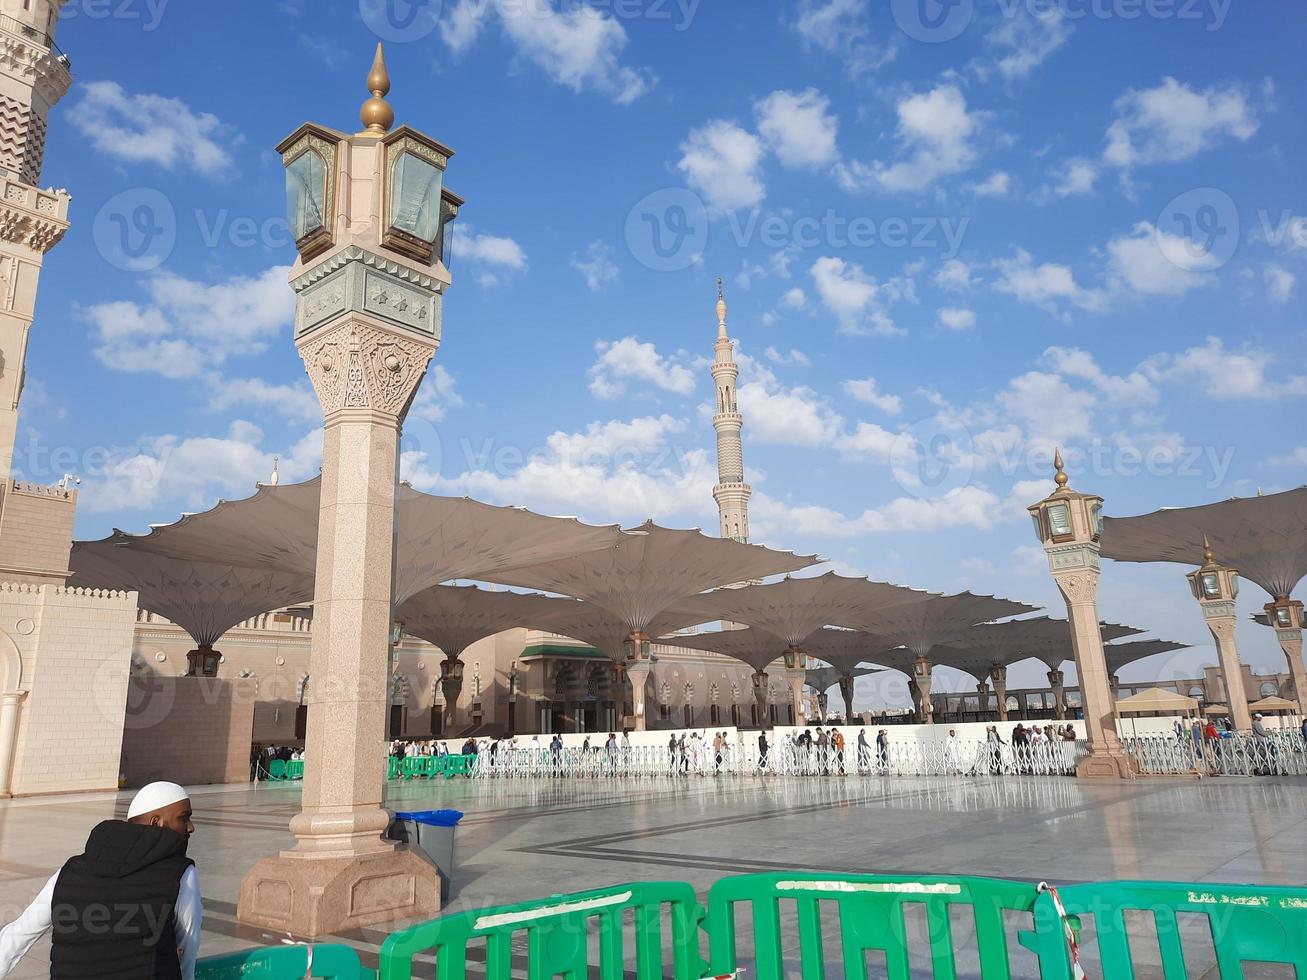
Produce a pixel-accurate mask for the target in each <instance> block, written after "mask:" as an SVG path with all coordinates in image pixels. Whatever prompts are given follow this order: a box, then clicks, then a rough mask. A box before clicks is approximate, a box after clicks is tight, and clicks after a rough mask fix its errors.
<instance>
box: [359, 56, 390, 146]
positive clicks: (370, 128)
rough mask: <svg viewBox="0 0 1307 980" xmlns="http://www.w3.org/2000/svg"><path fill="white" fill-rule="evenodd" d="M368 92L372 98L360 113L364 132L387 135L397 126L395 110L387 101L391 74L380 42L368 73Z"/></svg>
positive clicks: (364, 104) (365, 103)
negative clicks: (392, 127)
mask: <svg viewBox="0 0 1307 980" xmlns="http://www.w3.org/2000/svg"><path fill="white" fill-rule="evenodd" d="M368 91H369V92H371V93H372V98H370V99H368V100H367V101H366V102H364V103H363V108H362V109H361V110H360V111H359V118H360V119H362V120H363V127H364V130H365V131H366V132H369V133H376V134H377V135H381V134H383V133H387V132H389V131H390V127H391V126H393V125H394V124H395V110H394V109H392V108H391V107H390V103H389V102H387V101H386V99H385V96H386V94H387V93H388V92H389V91H390V72H388V71H387V70H386V55H385V52H384V51H382V48H381V43H380V42H378V43H377V56H376V57H375V58H373V59H372V70H371V71H369V72H368Z"/></svg>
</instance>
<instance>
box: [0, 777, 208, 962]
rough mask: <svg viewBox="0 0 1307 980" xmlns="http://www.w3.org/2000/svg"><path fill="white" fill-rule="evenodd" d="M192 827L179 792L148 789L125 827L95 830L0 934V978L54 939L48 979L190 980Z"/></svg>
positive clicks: (194, 903) (195, 890) (194, 943)
mask: <svg viewBox="0 0 1307 980" xmlns="http://www.w3.org/2000/svg"><path fill="white" fill-rule="evenodd" d="M194 830H195V825H194V824H193V823H191V801H190V798H189V796H188V794H187V792H186V790H185V789H183V788H182V787H180V786H178V785H177V784H176V783H163V782H160V783H150V784H149V785H148V786H146V787H144V788H143V789H141V791H140V792H138V793H137V794H136V796H135V797H133V799H132V802H131V806H130V807H129V808H128V810H127V819H126V820H125V821H124V820H105V821H103V822H102V823H100V824H98V825H96V827H95V829H93V830H92V831H91V835H90V837H89V838H88V839H87V841H86V850H85V851H84V852H83V853H82V854H79V855H77V856H76V857H74V858H70V859H69V861H68V863H67V864H65V865H64V866H63V867H62V868H60V869H59V870H58V871H56V872H55V873H54V874H53V875H52V876H51V877H50V880H49V881H47V882H46V883H45V887H44V888H42V889H41V892H40V894H39V895H37V896H36V898H35V900H34V901H33V902H32V904H31V905H29V906H28V907H27V909H26V910H25V911H24V912H23V914H22V915H20V916H19V917H18V918H17V919H15V920H14V921H13V922H11V923H9V925H7V926H5V927H4V929H3V930H0V978H3V977H6V976H8V975H9V972H10V971H11V970H12V969H13V968H14V966H15V964H17V963H18V961H19V960H20V959H22V958H23V956H24V955H26V953H27V951H28V950H29V949H31V948H32V946H33V945H34V944H35V943H36V941H37V940H38V939H40V938H41V937H42V936H43V935H45V933H46V932H47V931H52V933H53V941H52V945H51V948H50V978H51V980H92V978H94V980H194V977H195V960H196V957H197V956H198V954H199V950H200V916H201V910H200V883H199V879H198V877H197V876H196V874H195V863H194V862H193V861H191V860H190V859H189V858H187V857H186V846H187V844H188V842H189V841H190V837H191V834H192V833H193V832H194Z"/></svg>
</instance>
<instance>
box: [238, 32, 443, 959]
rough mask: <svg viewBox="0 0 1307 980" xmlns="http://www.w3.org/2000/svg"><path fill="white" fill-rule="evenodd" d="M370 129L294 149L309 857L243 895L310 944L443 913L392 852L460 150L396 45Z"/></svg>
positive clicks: (301, 821) (305, 842) (374, 96)
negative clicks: (406, 592)
mask: <svg viewBox="0 0 1307 980" xmlns="http://www.w3.org/2000/svg"><path fill="white" fill-rule="evenodd" d="M367 87H368V91H369V92H370V93H371V97H370V98H369V99H368V100H367V101H366V102H365V103H364V104H363V109H362V112H361V114H360V115H361V118H362V121H363V126H364V128H363V129H362V130H361V131H360V132H357V133H354V134H352V135H351V134H348V133H344V132H340V131H337V130H334V129H330V128H327V127H324V126H318V125H315V124H313V123H306V124H304V125H303V126H301V127H300V128H299V129H297V130H296V131H295V132H294V133H292V134H291V135H290V136H289V137H288V138H287V139H286V140H284V141H283V142H282V143H281V144H280V145H279V146H278V147H277V151H278V152H279V153H281V155H282V160H283V163H284V164H285V168H286V187H287V196H288V202H287V203H288V208H289V219H290V226H291V228H292V229H293V231H294V235H295V247H296V250H297V251H298V253H299V257H298V260H297V261H296V263H295V266H294V268H293V269H292V270H291V275H290V285H291V288H292V289H293V290H294V292H295V296H296V307H295V346H296V347H297V348H298V350H299V354H300V357H301V358H302V359H303V361H304V367H305V370H306V371H307V372H308V375H309V379H310V381H311V382H312V383H313V388H314V391H315V392H316V394H317V396H318V400H319V401H320V402H321V405H322V412H323V453H322V491H321V502H320V506H319V516H318V549H317V569H316V584H315V594H314V617H313V620H314V621H313V640H312V645H311V648H310V667H309V674H310V677H311V678H312V680H311V682H310V684H309V688H308V694H307V698H306V701H307V703H308V705H309V706H310V707H311V709H312V710H310V711H309V712H308V731H307V738H306V753H305V768H304V789H303V795H302V802H301V810H300V813H299V814H298V815H297V816H295V817H294V818H293V819H292V820H291V825H290V829H291V832H292V833H293V834H294V835H295V838H296V844H295V847H294V848H292V849H290V850H287V851H283V852H281V853H280V854H278V855H275V856H272V857H267V858H264V859H263V860H261V861H260V862H259V863H258V864H256V865H255V867H254V868H253V869H252V870H251V871H250V873H249V874H248V875H247V876H246V878H245V880H244V882H243V883H242V885H241V891H240V898H239V902H238V907H237V916H238V918H239V919H241V920H242V921H244V922H249V923H254V924H257V925H259V926H263V927H267V928H272V929H276V930H277V931H278V932H291V933H295V934H297V935H302V936H309V937H315V936H321V935H324V934H326V933H339V932H342V931H345V930H348V929H356V928H359V927H361V926H366V925H369V924H372V923H376V922H381V921H387V920H390V919H396V918H416V917H424V916H429V915H431V914H432V913H434V912H436V911H437V910H438V909H439V907H440V879H439V875H438V873H437V871H436V868H435V866H434V865H432V864H431V863H430V862H429V861H428V860H426V859H425V858H424V857H423V856H420V855H419V854H418V853H416V852H413V851H411V850H409V849H408V847H407V846H402V847H401V846H397V845H395V844H394V843H392V842H390V841H387V840H384V839H383V836H382V835H383V834H384V833H385V832H386V830H387V828H388V827H389V825H390V821H391V816H390V814H389V813H388V812H387V811H386V810H385V809H384V808H383V807H382V797H383V792H384V788H385V773H386V754H387V747H386V741H385V733H386V723H387V714H388V711H389V706H390V701H391V683H390V676H391V671H390V661H391V659H392V656H393V645H392V643H391V635H390V634H391V624H392V608H393V584H394V551H395V540H394V539H395V502H396V495H397V492H398V465H399V451H398V450H399V436H400V429H401V427H402V425H403V421H404V417H405V415H406V414H407V412H408V408H409V405H410V404H411V403H412V400H413V397H414V396H415V395H416V393H417V389H418V386H419V384H420V383H421V381H422V378H423V376H424V375H425V373H426V370H427V365H428V364H429V362H430V360H431V358H432V357H433V356H434V354H435V352H436V348H437V347H438V346H439V345H440V336H441V325H440V313H441V302H442V298H443V295H444V291H445V289H446V288H447V287H448V286H449V284H450V277H449V272H448V270H447V269H446V268H445V264H444V261H443V259H444V249H445V232H446V228H447V226H448V224H449V222H450V221H451V220H452V219H453V218H454V216H455V214H456V213H457V211H458V207H459V205H460V204H461V203H462V201H461V200H460V199H459V198H458V197H457V196H456V195H454V194H452V193H450V192H449V191H448V190H447V189H446V188H445V187H444V186H443V179H444V171H445V167H446V165H447V163H448V161H449V157H450V156H451V155H452V152H453V151H451V150H450V149H449V148H448V147H446V146H444V145H443V144H441V143H438V142H436V141H435V140H433V139H431V138H430V137H428V136H426V135H424V134H422V133H420V132H418V131H416V130H414V129H410V128H409V127H407V126H401V127H399V128H398V129H392V128H391V127H392V125H393V123H394V118H395V114H394V112H393V110H392V109H391V107H390V105H389V104H388V103H387V102H386V101H385V96H386V94H387V93H388V92H389V90H390V78H389V75H388V73H387V71H386V63H385V59H384V57H383V55H382V50H381V46H380V45H378V46H377V53H376V58H375V60H374V61H373V65H372V70H371V72H370V73H369V75H368V81H367Z"/></svg>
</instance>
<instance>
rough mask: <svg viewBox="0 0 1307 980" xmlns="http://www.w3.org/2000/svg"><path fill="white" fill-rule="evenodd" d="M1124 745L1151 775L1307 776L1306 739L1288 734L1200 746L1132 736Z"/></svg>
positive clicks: (1179, 738)
mask: <svg viewBox="0 0 1307 980" xmlns="http://www.w3.org/2000/svg"><path fill="white" fill-rule="evenodd" d="M1122 741H1123V742H1124V743H1125V748H1126V751H1127V752H1129V753H1130V755H1131V757H1132V758H1134V760H1135V761H1136V762H1138V764H1139V768H1140V771H1141V772H1143V773H1146V774H1149V775H1164V774H1168V773H1186V774H1196V775H1199V776H1307V745H1304V743H1303V738H1302V735H1301V734H1300V733H1298V732H1293V731H1287V730H1283V729H1282V730H1279V731H1272V732H1270V733H1268V735H1267V736H1266V737H1265V738H1262V737H1259V736H1256V735H1244V734H1238V735H1226V736H1223V737H1221V738H1215V739H1208V738H1204V739H1202V740H1201V741H1199V740H1198V739H1195V738H1193V737H1192V736H1191V735H1189V734H1188V733H1186V734H1184V735H1140V736H1127V737H1125V738H1123V739H1122Z"/></svg>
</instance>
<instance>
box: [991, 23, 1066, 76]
mask: <svg viewBox="0 0 1307 980" xmlns="http://www.w3.org/2000/svg"><path fill="white" fill-rule="evenodd" d="M1021 9H1022V8H1021V7H1019V6H1014V8H1013V13H1012V15H1011V16H1005V17H1003V18H1002V20H1001V22H1000V24H999V26H998V27H996V28H995V29H994V30H992V31H990V32H989V33H988V34H987V35H985V42H986V43H987V44H989V45H990V46H991V47H993V48H996V49H997V50H998V51H1000V52H1003V54H1002V55H1001V57H999V59H998V60H997V61H996V62H995V64H994V67H995V68H996V69H998V72H999V74H1000V75H1002V76H1003V77H1004V78H1005V79H1007V80H1008V81H1020V80H1022V79H1024V78H1026V77H1028V76H1029V75H1030V73H1031V72H1033V71H1034V70H1035V69H1036V68H1038V67H1039V66H1040V65H1042V64H1043V63H1044V62H1045V61H1047V60H1048V58H1049V57H1050V56H1051V55H1052V54H1053V52H1055V51H1056V50H1057V49H1058V48H1060V47H1061V46H1062V45H1063V44H1065V43H1066V41H1067V39H1068V38H1069V37H1070V36H1071V23H1070V22H1069V21H1068V19H1067V17H1066V15H1065V14H1064V13H1063V12H1062V10H1061V9H1060V8H1059V7H1056V6H1051V7H1048V8H1047V9H1045V10H1043V11H1040V12H1038V13H1034V12H1027V13H1018V12H1017V11H1020V10H1021ZM1032 9H1033V8H1032Z"/></svg>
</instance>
